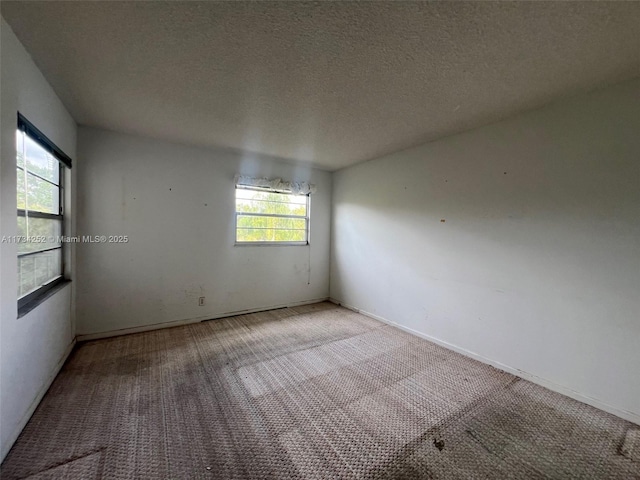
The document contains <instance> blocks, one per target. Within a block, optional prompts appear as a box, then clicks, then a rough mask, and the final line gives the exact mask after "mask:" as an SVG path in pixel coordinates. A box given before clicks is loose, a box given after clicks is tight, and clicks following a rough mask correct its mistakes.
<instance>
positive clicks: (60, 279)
mask: <svg viewBox="0 0 640 480" xmlns="http://www.w3.org/2000/svg"><path fill="white" fill-rule="evenodd" d="M17 131H19V132H21V133H22V134H23V135H25V137H27V136H28V137H29V138H30V139H31V140H32V141H33V142H35V143H36V144H38V145H39V146H40V147H41V148H42V149H44V150H45V151H46V152H47V153H49V154H50V155H51V156H53V157H54V158H55V159H56V160H57V161H58V184H57V185H56V184H55V183H54V182H52V181H51V180H49V179H47V178H44V177H42V176H41V175H39V174H37V173H35V172H30V171H29V169H28V167H27V159H26V157H25V158H24V165H23V167H20V166H18V164H17V157H18V152H17V145H16V155H15V158H16V171H20V170H22V172H23V173H24V174H25V176H26V175H32V176H34V177H35V178H38V179H40V180H41V181H45V182H47V183H49V184H51V185H54V186H55V187H56V188H57V189H58V213H48V212H41V211H38V210H30V209H29V205H28V203H27V204H25V207H26V208H24V209H20V208H18V209H17V216H16V218H19V217H23V218H43V219H48V220H58V221H60V237H64V235H65V206H66V205H65V174H66V170H65V167H68V168H71V164H72V161H71V158H69V156H68V155H66V154H65V153H64V152H63V151H62V150H60V148H58V147H57V146H56V145H55V144H54V143H53V142H52V141H51V140H49V139H48V138H47V137H46V135H44V134H43V133H42V132H41V131H40V130H38V129H37V128H36V127H35V126H34V125H33V124H32V123H31V122H29V120H27V119H26V118H25V117H24V116H23V115H22V114H20V112H18V125H17ZM27 178H28V177H27ZM25 189H28V183H27V182H26V181H25ZM26 194H27V192H26V191H25V195H26ZM16 196H17V192H16ZM25 201H26V197H25ZM53 250H59V251H60V266H59V267H60V269H59V272H60V274H59V275H57V276H55V277H53V278H51V279H50V280H49V281H47V282H46V283H44V284H43V285H40V286H39V287H38V288H36V289H35V290H33V291H31V292H29V293H27V294H25V295H23V296H21V297H18V314H19V316H21V314H24V313H26V312H27V311H29V310H31V308H33V306H35V305H37V304H39V303H40V301H41V300H43V299H44V298H47V297H48V296H49V294H50V293H52V290H53V289H54V288H55V287H57V286H59V285H61V284H62V283H64V282H67V281H68V279H66V278H65V247H64V242H62V241H61V242H60V245H59V246H56V247H51V248H43V249H41V250H36V251H30V252H23V253H18V254H17V255H16V259H20V258H24V257H28V256H31V255H35V254H38V253H44V252H49V251H53ZM18 282H20V278H18Z"/></svg>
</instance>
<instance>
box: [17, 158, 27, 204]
mask: <svg viewBox="0 0 640 480" xmlns="http://www.w3.org/2000/svg"><path fill="white" fill-rule="evenodd" d="M17 172H18V178H17V179H16V187H17V190H18V209H19V210H24V209H25V203H24V199H25V192H26V188H25V178H24V177H25V174H24V170H23V169H21V168H18V169H17Z"/></svg>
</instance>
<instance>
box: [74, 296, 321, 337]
mask: <svg viewBox="0 0 640 480" xmlns="http://www.w3.org/2000/svg"><path fill="white" fill-rule="evenodd" d="M327 300H329V298H328V297H322V298H315V299H311V300H303V301H300V302H293V303H285V304H281V305H270V306H267V307H259V308H251V309H247V310H236V311H233V312H224V313H219V314H217V313H216V314H213V315H204V316H201V317H195V318H186V319H183V320H173V321H170V322H162V323H152V324H149V325H141V326H139V327H130V328H121V329H118V330H108V331H105V332H96V333H86V334H79V335H78V336H77V340H78V341H79V342H86V341H87V340H98V339H100V338H109V337H118V336H120V335H129V334H131V333H140V332H149V331H151V330H160V329H163V328H172V327H179V326H181V325H189V324H191V323H199V322H203V321H206V320H216V319H218V318H226V317H233V316H235V315H244V314H246V313H257V312H266V311H268V310H276V309H278V308H287V307H299V306H301V305H310V304H312V303H319V302H326V301H327Z"/></svg>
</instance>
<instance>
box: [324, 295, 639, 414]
mask: <svg viewBox="0 0 640 480" xmlns="http://www.w3.org/2000/svg"><path fill="white" fill-rule="evenodd" d="M329 301H330V302H331V303H335V304H336V305H340V306H342V307H344V308H348V309H349V310H353V311H354V312H356V313H361V314H362V315H365V316H367V317H369V318H373V319H374V320H378V321H380V322H383V323H386V324H387V325H391V326H393V327H396V328H399V329H400V330H403V331H405V332H407V333H410V334H412V335H415V336H417V337H420V338H424V339H425V340H428V341H430V342H433V343H435V344H437V345H440V346H441V347H444V348H446V349H447V350H452V351H454V352H457V353H460V354H462V355H464V356H465V357H469V358H473V359H474V360H478V361H479V362H482V363H485V364H487V365H491V366H492V367H495V368H497V369H499V370H502V371H504V372H507V373H510V374H512V375H515V376H517V377H520V378H523V379H525V380H528V381H530V382H532V383H535V384H536V385H540V386H541V387H544V388H548V389H549V390H552V391H554V392H556V393H560V394H562V395H565V396H567V397H569V398H573V399H574V400H577V401H579V402H582V403H586V404H587V405H591V406H592V407H595V408H598V409H600V410H603V411H605V412H607V413H611V414H612V415H615V416H616V417H620V418H622V419H624V420H628V421H629V422H633V423H635V424H636V425H640V414H637V413H634V412H628V411H626V410H621V409H619V408H616V407H613V406H611V405H608V404H606V403H603V402H601V401H600V400H598V399H595V398H592V397H588V396H586V395H583V394H581V393H579V392H576V391H575V390H571V389H570V388H567V387H565V386H563V385H559V384H557V383H554V382H551V381H550V380H547V379H545V378H542V377H538V376H536V375H533V374H531V373H528V372H525V371H524V370H519V369H517V368H513V367H510V366H509V365H505V364H503V363H500V362H498V361H495V360H492V359H490V358H487V357H485V356H482V355H478V354H477V353H474V352H472V351H470V350H467V349H465V348H462V347H458V346H457V345H454V344H452V343H449V342H445V341H444V340H440V339H438V338H435V337H432V336H430V335H427V334H426V333H422V332H419V331H418V330H414V329H412V328H409V327H405V326H403V325H400V324H399V323H396V322H394V321H392V320H388V319H386V318H384V317H381V316H379V315H375V314H373V313H369V312H367V311H365V310H360V309H359V308H357V307H354V306H353V305H348V304H346V303H344V302H342V301H340V300H337V299H335V298H329Z"/></svg>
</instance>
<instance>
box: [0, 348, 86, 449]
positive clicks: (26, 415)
mask: <svg viewBox="0 0 640 480" xmlns="http://www.w3.org/2000/svg"><path fill="white" fill-rule="evenodd" d="M75 345H76V339H75V338H74V339H73V340H72V341H71V343H70V344H69V345H68V346H67V348H66V350H65V351H64V353H63V354H62V357H60V360H58V363H56V365H55V367H54V368H53V371H52V372H51V374H50V375H49V377H48V378H47V380H46V381H45V382H44V384H43V385H42V388H41V389H40V390H39V391H38V394H37V395H36V396H35V398H34V399H33V400H32V401H31V404H30V405H29V408H28V409H27V411H26V412H24V415H23V416H22V418H21V419H20V422H19V423H18V425H17V426H16V428H15V429H14V431H13V432H12V433H11V435H10V436H9V438H8V439H7V442H6V443H5V445H3V446H2V452H0V458H2V459H4V458H5V457H6V455H7V454H8V453H9V450H11V447H13V444H14V443H15V442H16V440H17V439H18V437H19V436H20V434H21V433H22V430H24V427H26V426H27V423H28V422H29V420H31V416H32V415H33V412H35V411H36V408H38V405H40V402H41V401H42V399H43V397H44V396H45V394H46V393H47V391H49V388H51V385H52V384H53V381H54V380H55V379H56V377H57V376H58V373H60V370H61V369H62V366H63V365H64V363H65V362H66V361H67V358H69V355H70V354H71V352H72V351H73V347H75Z"/></svg>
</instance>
